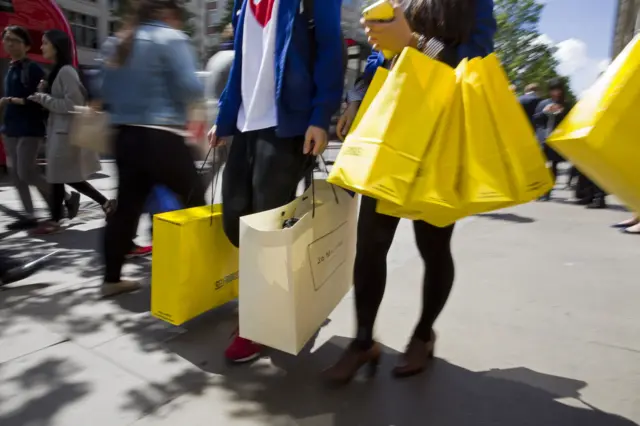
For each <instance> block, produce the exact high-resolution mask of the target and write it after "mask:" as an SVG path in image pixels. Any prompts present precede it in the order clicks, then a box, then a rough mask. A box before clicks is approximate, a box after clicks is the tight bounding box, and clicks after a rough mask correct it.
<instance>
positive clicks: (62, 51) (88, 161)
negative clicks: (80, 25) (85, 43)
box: [29, 30, 116, 235]
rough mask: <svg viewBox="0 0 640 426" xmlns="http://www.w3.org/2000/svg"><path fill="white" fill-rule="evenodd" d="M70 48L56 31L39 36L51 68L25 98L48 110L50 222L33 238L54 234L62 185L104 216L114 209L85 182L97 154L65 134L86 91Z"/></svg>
mask: <svg viewBox="0 0 640 426" xmlns="http://www.w3.org/2000/svg"><path fill="white" fill-rule="evenodd" d="M72 52H73V49H72V45H71V39H70V38H69V36H68V35H67V34H66V33H65V32H63V31H60V30H50V31H47V32H45V34H44V36H43V37H42V55H43V56H44V57H45V58H46V59H48V60H49V61H51V62H52V63H53V69H52V70H51V72H50V73H49V75H48V77H47V79H46V81H44V82H43V83H44V84H43V87H42V91H40V92H38V93H35V94H33V95H31V96H30V97H29V100H31V101H33V102H37V103H38V104H40V105H42V106H43V107H45V108H46V109H47V110H48V111H49V119H48V122H47V135H48V137H47V146H46V153H47V174H46V176H47V181H48V182H49V183H50V184H51V201H50V204H51V220H48V221H45V222H43V223H41V224H40V225H39V226H38V228H36V229H35V230H34V234H36V235H46V234H51V233H55V232H58V231H59V230H60V229H61V228H60V221H61V220H62V218H63V213H64V208H63V204H64V199H65V187H64V186H65V185H69V186H71V187H72V188H74V189H75V190H77V191H78V192H80V193H81V194H84V195H86V196H87V197H89V198H91V199H92V200H93V201H95V202H96V203H98V204H99V205H100V206H101V207H102V210H103V211H104V212H105V214H106V215H107V216H109V215H111V214H112V213H113V211H114V210H115V207H116V205H115V201H114V200H108V199H107V198H106V197H105V196H104V195H102V194H101V193H100V192H99V191H98V190H97V189H95V188H94V187H93V186H92V185H91V184H90V183H89V182H87V179H88V178H89V176H91V175H92V174H93V173H96V172H97V171H99V170H100V161H99V158H98V154H97V153H95V152H93V151H89V150H87V149H84V148H79V147H77V146H74V145H72V144H71V141H70V140H69V132H70V129H71V123H72V120H73V112H74V108H75V107H76V106H83V105H84V104H85V102H86V98H87V95H86V89H85V88H84V87H83V85H82V83H81V82H80V76H79V75H78V71H77V70H76V69H75V68H74V67H73V61H72V58H73V53H72Z"/></svg>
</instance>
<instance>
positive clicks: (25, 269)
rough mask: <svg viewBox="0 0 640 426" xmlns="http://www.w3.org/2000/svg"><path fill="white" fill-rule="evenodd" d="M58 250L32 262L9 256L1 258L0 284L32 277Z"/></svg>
mask: <svg viewBox="0 0 640 426" xmlns="http://www.w3.org/2000/svg"><path fill="white" fill-rule="evenodd" d="M57 252H58V251H57V250H56V251H54V252H52V253H49V254H48V255H46V256H43V257H40V258H38V259H35V260H32V261H31V262H27V263H24V262H18V261H14V260H11V259H8V258H2V259H0V286H2V285H6V284H11V283H15V282H17V281H21V280H24V279H25V278H28V277H30V276H31V275H33V274H35V273H36V272H38V271H39V270H41V269H42V268H43V267H44V266H45V265H46V264H47V263H48V262H49V260H50V259H51V257H52V256H53V255H54V254H56V253H57Z"/></svg>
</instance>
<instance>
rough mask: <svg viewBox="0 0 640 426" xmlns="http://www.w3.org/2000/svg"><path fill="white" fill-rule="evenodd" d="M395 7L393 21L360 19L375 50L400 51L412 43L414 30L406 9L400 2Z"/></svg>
mask: <svg viewBox="0 0 640 426" xmlns="http://www.w3.org/2000/svg"><path fill="white" fill-rule="evenodd" d="M393 8H394V10H395V16H394V18H393V21H390V22H373V21H365V20H364V19H363V20H362V21H360V22H361V23H362V25H363V26H364V27H365V33H366V34H367V36H368V37H369V44H370V45H372V46H373V48H374V49H375V50H378V51H382V50H389V51H391V52H394V53H400V52H402V50H403V49H404V48H405V47H407V46H410V45H411V44H412V41H413V32H412V30H411V27H409V22H407V18H406V17H405V16H404V9H403V8H402V6H401V5H400V4H398V3H396V4H395V5H394V7H393Z"/></svg>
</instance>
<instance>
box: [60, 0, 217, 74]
mask: <svg viewBox="0 0 640 426" xmlns="http://www.w3.org/2000/svg"><path fill="white" fill-rule="evenodd" d="M56 1H57V3H58V5H59V6H60V8H61V9H62V10H63V12H64V13H65V15H66V16H67V19H68V20H69V23H70V24H71V29H72V31H73V34H74V37H75V39H76V44H77V47H78V60H79V61H80V65H82V66H85V67H86V66H92V65H94V64H95V59H96V57H97V56H98V52H99V48H100V46H101V45H102V43H103V42H104V40H105V39H106V38H107V37H109V36H110V35H112V34H113V33H114V32H115V30H116V29H117V28H118V22H119V20H118V18H117V17H116V16H115V15H114V11H115V10H117V7H118V0H56ZM225 5H226V0H190V1H189V4H188V8H189V11H190V12H191V14H192V16H193V17H192V19H191V22H190V23H189V26H190V27H191V29H192V31H193V43H194V48H195V50H196V53H197V56H198V59H199V61H200V63H201V64H202V63H204V62H205V61H206V60H207V59H208V58H207V52H208V51H209V49H210V48H211V47H212V46H213V45H215V43H216V42H217V35H216V34H215V32H214V31H213V27H214V26H215V25H216V24H217V23H218V22H219V20H220V19H221V17H222V15H223V12H224V8H225Z"/></svg>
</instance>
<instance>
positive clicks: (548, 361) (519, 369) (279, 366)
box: [0, 166, 640, 426]
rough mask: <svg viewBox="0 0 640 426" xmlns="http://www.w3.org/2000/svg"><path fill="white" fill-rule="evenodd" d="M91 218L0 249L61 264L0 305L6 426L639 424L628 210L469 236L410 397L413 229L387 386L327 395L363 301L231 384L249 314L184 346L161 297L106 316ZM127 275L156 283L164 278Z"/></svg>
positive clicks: (92, 214) (239, 372) (227, 311)
mask: <svg viewBox="0 0 640 426" xmlns="http://www.w3.org/2000/svg"><path fill="white" fill-rule="evenodd" d="M112 172H113V169H112V168H111V167H110V166H107V167H106V174H105V175H104V176H103V177H102V178H100V179H97V180H94V181H93V183H95V184H96V186H97V187H98V188H99V189H101V190H104V191H106V192H108V193H112V191H113V190H114V189H115V181H114V179H113V178H112V177H111V174H112ZM558 195H559V196H567V195H568V194H567V193H563V192H561V191H560V192H559V194H558ZM83 202H84V203H85V204H84V205H85V207H87V208H85V209H84V210H83V212H82V214H81V215H80V217H79V218H78V219H76V220H75V221H74V222H73V224H72V225H73V226H72V227H71V228H70V229H69V230H68V231H66V232H64V233H62V234H59V235H56V236H51V237H47V238H46V239H33V238H28V237H27V236H26V235H25V234H24V233H19V234H14V235H5V238H4V239H3V242H2V244H3V248H6V249H8V250H12V251H15V252H16V253H19V254H21V255H25V256H27V255H28V256H34V255H37V254H39V253H44V252H46V251H48V250H51V249H55V248H60V249H62V250H63V251H62V253H61V254H60V256H58V258H57V260H56V263H55V265H54V266H53V267H52V268H50V269H49V270H48V271H45V272H42V273H40V274H38V275H37V276H35V277H33V278H31V279H29V280H28V281H25V282H22V283H20V284H18V285H14V286H9V287H7V288H5V289H3V291H1V292H0V425H2V426H36V425H37V426H76V425H78V426H82V425H88V424H92V425H94V426H101V425H108V426H120V425H136V426H142V425H145V426H146V425H171V426H174V425H178V424H188V425H190V426H200V425H202V426H204V425H207V426H211V425H225V426H226V425H234V426H235V425H240V426H249V425H251V426H253V425H273V426H285V425H286V426H288V425H300V426H325V425H329V426H357V425H362V426H390V425H394V426H414V425H415V426H423V425H431V426H475V425H492V426H630V425H636V424H638V422H640V309H638V306H639V304H640V280H639V279H638V269H637V266H636V265H637V263H636V262H637V261H638V259H639V258H640V257H639V256H640V238H635V237H634V236H627V235H622V234H621V233H619V232H616V231H615V230H612V229H611V228H610V225H611V224H613V223H615V222H617V221H619V220H622V219H624V218H626V217H627V216H628V215H629V214H628V213H626V212H624V211H623V209H622V208H621V207H620V206H614V208H613V209H611V210H605V211H589V210H586V209H584V208H582V207H577V206H574V205H570V204H567V203H566V202H564V200H563V199H557V200H555V201H554V202H550V203H531V204H528V205H525V206H521V207H518V208H514V209H509V210H506V211H501V212H498V213H494V214H488V215H483V216H478V217H473V218H470V219H466V220H464V221H462V222H461V223H460V224H459V226H458V229H457V231H456V235H455V239H454V240H455V247H454V248H455V257H456V262H457V268H458V269H457V278H456V285H455V288H454V292H453V294H452V298H451V300H450V302H449V304H448V306H447V307H446V309H445V311H444V313H443V316H442V318H441V319H440V321H439V322H438V324H437V329H438V332H439V336H440V340H439V345H438V348H437V356H438V360H437V362H436V363H435V365H434V367H433V368H432V369H431V370H430V371H429V372H428V373H427V374H425V375H423V376H421V377H416V378H413V379H410V380H407V381H396V380H393V379H392V378H391V377H390V376H389V374H388V373H389V370H390V369H391V368H392V366H393V363H394V361H395V357H396V355H397V354H398V353H399V352H400V351H402V350H403V348H404V345H405V344H406V341H407V338H408V336H409V333H410V332H411V330H412V328H413V324H414V321H415V319H416V317H417V311H418V309H419V308H420V306H419V300H420V297H419V294H420V288H421V274H422V264H421V260H420V258H419V256H418V253H417V251H416V249H415V247H414V243H413V235H412V228H411V224H410V223H403V224H402V225H401V227H400V230H399V232H398V235H397V237H396V241H395V244H394V247H393V249H392V252H391V254H390V257H389V280H388V283H389V284H388V290H387V294H386V297H385V300H384V303H383V307H382V309H381V312H380V316H379V320H378V325H377V331H378V336H379V338H380V340H381V342H382V343H383V344H384V348H385V357H384V361H383V364H382V366H381V368H380V372H379V374H378V377H376V378H375V379H374V380H373V381H370V382H368V381H366V380H364V379H359V380H357V381H356V382H354V383H353V384H351V385H350V386H348V387H346V388H344V389H339V390H330V389H326V388H325V387H323V386H322V385H321V383H320V381H319V380H318V374H319V372H320V371H321V370H322V369H323V368H324V367H326V366H328V365H329V364H331V363H332V362H333V361H335V360H336V359H337V357H338V356H339V354H340V352H341V351H342V350H343V348H344V347H345V345H346V344H347V343H348V340H347V338H346V337H347V336H350V335H351V334H352V332H353V329H354V323H353V309H352V305H353V300H352V296H351V295H349V296H347V297H346V298H345V300H344V301H343V302H342V303H341V304H340V305H339V306H338V308H337V309H336V310H335V312H334V313H333V315H332V316H331V318H330V322H329V323H328V324H327V325H326V326H325V327H324V328H323V329H322V330H321V331H320V333H319V335H318V337H317V339H316V340H315V341H314V342H313V344H312V345H311V347H310V348H309V350H308V351H306V352H305V353H303V354H302V355H300V356H299V357H291V356H288V355H285V354H282V353H277V352H271V353H268V354H267V357H266V358H265V359H263V360H261V361H259V362H258V363H256V364H254V365H252V366H245V367H230V366H228V365H226V364H225V362H224V360H223V357H222V351H223V349H224V347H225V345H226V344H227V342H228V338H229V335H230V334H231V331H232V329H233V326H234V315H235V306H226V307H224V308H221V309H218V310H216V311H214V312H212V313H210V314H207V315H205V316H204V317H202V318H199V319H197V320H196V321H194V322H192V323H190V324H189V325H188V326H187V327H185V328H176V327H171V326H168V325H166V324H164V323H162V322H160V321H158V320H155V319H153V318H152V317H151V316H150V315H149V313H148V310H149V290H148V287H147V289H146V290H145V291H142V292H140V293H137V294H133V295H128V296H123V297H120V298H117V299H115V300H112V301H101V300H98V299H97V287H98V286H99V285H100V271H101V262H100V259H99V256H98V254H97V253H98V251H99V250H100V227H101V226H102V218H101V212H100V211H99V209H98V208H97V207H91V204H90V203H89V202H88V201H87V200H83ZM0 205H2V206H4V207H3V209H4V210H5V212H8V213H11V211H10V210H7V208H8V209H13V210H16V209H18V208H19V203H18V202H17V199H16V198H15V193H14V191H13V190H12V189H11V188H9V187H0ZM0 220H1V221H2V223H0V226H2V225H3V224H5V223H7V222H8V221H9V220H10V219H9V217H8V216H7V215H2V217H1V219H0ZM141 226H142V228H141V232H142V233H144V230H146V227H145V225H144V224H141ZM127 268H128V269H129V271H131V272H139V273H143V274H145V275H148V273H149V268H150V264H149V261H148V260H143V261H139V262H136V263H132V264H130V265H128V267H127Z"/></svg>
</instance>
